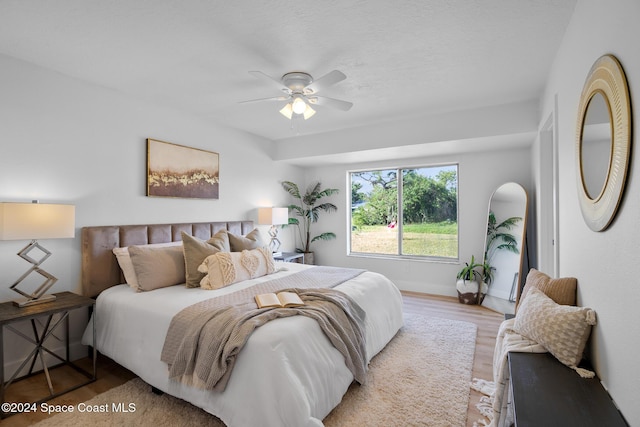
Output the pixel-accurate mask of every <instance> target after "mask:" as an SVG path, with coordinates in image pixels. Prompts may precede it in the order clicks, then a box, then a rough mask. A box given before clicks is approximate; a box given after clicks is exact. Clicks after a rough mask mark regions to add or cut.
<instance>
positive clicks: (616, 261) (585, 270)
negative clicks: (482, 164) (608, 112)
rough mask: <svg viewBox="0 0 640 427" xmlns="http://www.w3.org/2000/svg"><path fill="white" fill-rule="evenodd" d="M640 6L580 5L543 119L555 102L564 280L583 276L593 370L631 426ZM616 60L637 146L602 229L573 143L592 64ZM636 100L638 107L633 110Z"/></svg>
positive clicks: (636, 335) (639, 346)
mask: <svg viewBox="0 0 640 427" xmlns="http://www.w3.org/2000/svg"><path fill="white" fill-rule="evenodd" d="M639 17H640V2H638V1H637V0H612V1H608V2H603V1H600V0H579V1H578V3H577V5H576V10H575V13H574V16H573V18H572V21H571V23H570V25H569V27H568V29H567V32H566V34H565V38H564V41H563V44H562V46H561V49H560V51H559V52H558V55H557V58H556V61H555V63H554V67H553V70H552V72H551V74H550V77H549V80H548V84H547V87H546V91H545V94H544V98H543V101H542V103H541V108H542V111H541V117H542V118H545V117H548V116H549V114H550V113H551V112H552V111H553V109H554V98H555V96H556V95H557V98H558V142H559V147H558V155H559V165H560V168H559V169H560V174H559V198H560V202H561V206H560V211H559V227H560V242H559V243H560V275H561V276H575V277H577V278H578V302H579V304H580V305H583V306H589V307H592V308H594V309H595V310H596V312H597V316H598V324H597V326H596V327H595V328H594V331H593V334H592V342H591V350H592V354H593V360H594V364H595V368H596V371H597V373H598V375H599V376H600V378H601V379H602V381H603V383H604V385H605V386H606V387H607V388H608V389H609V392H610V393H611V395H612V397H613V399H614V400H615V401H616V403H617V404H618V406H619V407H620V409H621V411H622V413H623V414H624V416H625V417H626V419H627V421H628V422H629V423H630V424H631V425H633V426H640V406H638V404H637V403H638V396H640V381H639V379H640V378H639V376H638V374H637V372H638V352H640V322H638V321H637V318H638V316H637V312H638V307H640V287H639V286H637V268H636V266H637V263H638V257H639V252H638V251H639V247H638V242H639V241H640V227H639V226H638V221H639V218H640V181H639V180H638V178H639V173H640V161H639V160H640V157H639V156H640V154H639V153H640V150H638V145H637V143H638V138H637V137H636V136H635V135H637V129H638V126H639V124H640V113H639V111H638V109H637V108H634V107H635V106H637V104H638V99H640V50H638V43H637V40H638V39H640V26H638V22H637V21H638V18H639ZM606 53H610V54H613V55H615V56H616V57H617V58H618V59H619V60H620V62H621V63H622V66H623V67H624V69H625V72H626V75H627V79H628V82H629V90H630V92H631V103H632V120H633V124H634V127H635V129H634V130H633V141H632V144H633V145H634V147H633V149H632V152H631V169H630V171H629V175H628V180H627V187H626V190H625V195H624V199H623V201H622V203H621V205H620V208H619V211H618V214H617V217H616V219H615V220H614V222H613V223H612V224H611V225H610V227H609V228H608V229H607V230H606V231H604V232H593V231H591V230H590V229H589V228H588V227H587V226H586V225H585V223H584V221H583V219H582V215H581V213H580V207H579V204H578V198H577V196H578V193H577V181H576V180H577V169H576V162H575V151H574V150H575V138H576V123H577V111H578V103H579V100H580V93H581V91H582V86H583V84H584V81H585V79H586V76H587V73H588V72H589V69H590V68H591V65H592V64H593V63H594V62H595V60H596V59H598V58H599V57H600V56H601V55H603V54H606ZM634 101H635V105H634Z"/></svg>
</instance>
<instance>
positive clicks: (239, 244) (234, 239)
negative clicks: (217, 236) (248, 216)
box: [228, 228, 265, 252]
mask: <svg viewBox="0 0 640 427" xmlns="http://www.w3.org/2000/svg"><path fill="white" fill-rule="evenodd" d="M228 234H229V244H230V245H231V252H242V251H244V250H251V249H256V248H261V247H263V246H265V244H264V242H263V241H262V236H261V235H260V230H258V229H257V228H254V229H253V230H252V231H251V232H249V233H248V234H247V235H246V236H239V235H237V234H233V233H228Z"/></svg>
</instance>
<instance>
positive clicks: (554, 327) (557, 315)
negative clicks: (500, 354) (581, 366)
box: [513, 288, 596, 369]
mask: <svg viewBox="0 0 640 427" xmlns="http://www.w3.org/2000/svg"><path fill="white" fill-rule="evenodd" d="M595 324H596V312H595V311H593V310H592V309H590V308H587V307H572V306H568V305H560V304H556V303H555V302H554V301H553V300H552V299H551V298H549V297H548V296H547V295H545V294H544V293H543V292H542V291H540V290H538V289H536V288H532V289H531V290H530V291H529V294H528V295H527V298H525V299H524V301H522V304H521V305H520V309H519V310H518V312H517V313H516V318H515V322H514V325H513V330H514V331H515V332H517V333H519V334H520V335H522V336H524V337H527V338H529V339H531V340H533V341H535V342H537V343H538V344H540V345H542V346H543V347H544V348H546V349H547V350H548V351H549V353H551V354H553V355H554V356H555V357H556V358H557V359H558V360H559V361H560V362H562V363H564V364H565V365H567V366H568V367H570V368H573V369H576V367H577V366H578V363H580V360H582V352H583V351H584V347H585V345H586V343H587V340H588V339H589V334H590V333H591V326H592V325H595Z"/></svg>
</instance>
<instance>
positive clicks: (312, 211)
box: [282, 181, 338, 264]
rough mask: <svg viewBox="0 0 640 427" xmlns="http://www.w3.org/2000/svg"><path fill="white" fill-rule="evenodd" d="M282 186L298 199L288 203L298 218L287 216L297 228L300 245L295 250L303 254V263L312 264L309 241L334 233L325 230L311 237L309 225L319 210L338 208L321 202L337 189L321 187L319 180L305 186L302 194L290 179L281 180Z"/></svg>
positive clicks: (327, 237) (318, 213)
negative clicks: (294, 202) (295, 202)
mask: <svg viewBox="0 0 640 427" xmlns="http://www.w3.org/2000/svg"><path fill="white" fill-rule="evenodd" d="M282 188H284V190H285V191H286V192H287V193H289V194H290V195H291V196H293V197H294V198H295V199H298V200H299V201H300V203H299V204H291V205H289V210H290V211H291V212H293V213H294V214H295V215H296V216H298V217H299V218H300V219H298V218H289V224H291V225H295V226H296V227H297V228H298V235H299V237H300V241H301V242H302V247H301V248H298V249H297V251H298V252H303V253H304V254H305V257H304V258H305V264H313V252H312V251H311V243H313V242H315V241H318V240H330V239H335V238H336V235H335V234H334V233H331V232H325V233H321V234H318V235H316V236H314V237H311V225H312V224H313V223H314V222H317V221H318V218H319V216H320V212H323V211H324V212H335V211H337V210H338V208H337V207H336V205H334V204H333V203H329V202H322V203H321V201H322V199H323V198H325V197H329V196H331V195H333V194H337V193H338V189H336V188H325V189H322V185H321V184H320V182H314V183H312V184H311V185H310V186H309V187H308V188H307V190H306V191H305V193H304V194H300V189H299V188H298V185H296V184H295V183H293V182H291V181H283V182H282Z"/></svg>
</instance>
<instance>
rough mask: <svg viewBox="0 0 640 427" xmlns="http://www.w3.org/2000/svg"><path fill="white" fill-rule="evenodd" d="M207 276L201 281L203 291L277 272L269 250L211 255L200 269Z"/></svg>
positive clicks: (259, 249) (261, 249)
mask: <svg viewBox="0 0 640 427" xmlns="http://www.w3.org/2000/svg"><path fill="white" fill-rule="evenodd" d="M198 270H199V271H200V272H201V273H205V274H206V275H205V276H204V278H203V279H202V280H201V281H200V287H202V288H203V289H219V288H222V287H224V286H227V285H230V284H232V283H236V282H240V281H242V280H249V279H254V278H256V277H261V276H266V275H267V274H271V273H273V272H274V271H275V270H276V267H275V263H274V261H273V255H272V254H271V251H270V250H269V249H268V248H264V247H263V248H258V249H252V250H244V251H242V252H218V253H216V254H213V255H209V256H208V257H207V258H206V259H205V260H204V262H203V263H202V264H201V265H200V267H198Z"/></svg>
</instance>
